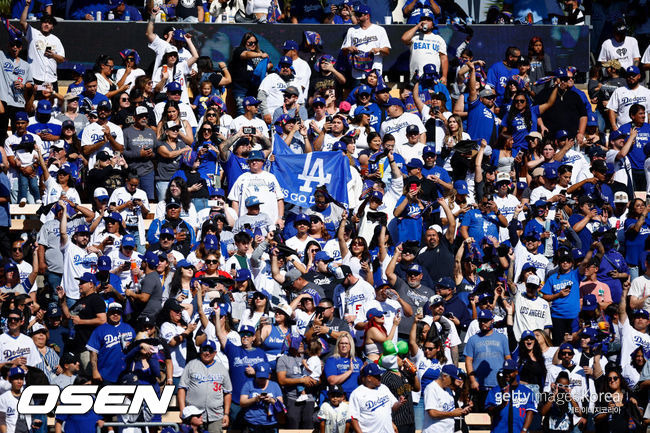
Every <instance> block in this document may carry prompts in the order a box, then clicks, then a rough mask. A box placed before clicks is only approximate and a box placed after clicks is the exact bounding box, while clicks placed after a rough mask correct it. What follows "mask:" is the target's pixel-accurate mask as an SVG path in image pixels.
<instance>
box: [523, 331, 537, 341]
mask: <svg viewBox="0 0 650 433" xmlns="http://www.w3.org/2000/svg"><path fill="white" fill-rule="evenodd" d="M526 338H535V333H534V332H533V331H531V330H529V329H526V330H525V331H524V332H522V333H521V339H522V340H525V339H526Z"/></svg>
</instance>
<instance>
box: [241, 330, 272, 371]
mask: <svg viewBox="0 0 650 433" xmlns="http://www.w3.org/2000/svg"><path fill="white" fill-rule="evenodd" d="M240 332H241V331H240ZM254 368H255V377H257V378H261V379H268V378H269V376H270V375H271V366H270V365H269V363H268V362H259V363H257V364H255V367H254Z"/></svg>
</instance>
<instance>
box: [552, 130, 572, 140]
mask: <svg viewBox="0 0 650 433" xmlns="http://www.w3.org/2000/svg"><path fill="white" fill-rule="evenodd" d="M568 136H569V133H568V132H567V131H566V129H560V130H559V131H557V132H556V133H555V139H556V140H563V139H565V138H567V137H568Z"/></svg>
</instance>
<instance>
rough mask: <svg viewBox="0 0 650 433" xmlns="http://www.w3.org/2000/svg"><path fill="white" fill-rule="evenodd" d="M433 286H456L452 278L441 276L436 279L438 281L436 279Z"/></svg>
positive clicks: (449, 287)
mask: <svg viewBox="0 0 650 433" xmlns="http://www.w3.org/2000/svg"><path fill="white" fill-rule="evenodd" d="M435 287H444V288H447V289H454V288H456V283H454V280H452V279H451V277H441V278H439V279H438V281H436V283H435Z"/></svg>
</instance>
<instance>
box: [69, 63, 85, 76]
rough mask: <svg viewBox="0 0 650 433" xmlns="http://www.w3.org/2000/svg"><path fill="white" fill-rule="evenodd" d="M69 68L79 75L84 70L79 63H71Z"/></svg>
mask: <svg viewBox="0 0 650 433" xmlns="http://www.w3.org/2000/svg"><path fill="white" fill-rule="evenodd" d="M70 70H71V71H72V72H74V73H75V74H79V75H83V73H84V72H86V68H85V67H84V65H82V64H81V63H75V64H74V65H72V67H71V68H70Z"/></svg>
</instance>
